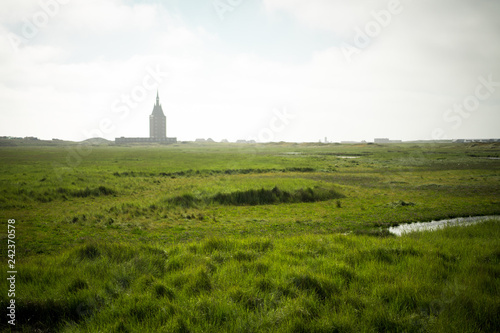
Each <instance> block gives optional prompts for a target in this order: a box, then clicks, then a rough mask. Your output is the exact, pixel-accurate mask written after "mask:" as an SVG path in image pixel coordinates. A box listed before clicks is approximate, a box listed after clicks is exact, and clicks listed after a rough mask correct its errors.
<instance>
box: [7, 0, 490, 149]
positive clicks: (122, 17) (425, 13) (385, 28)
mask: <svg viewBox="0 0 500 333" xmlns="http://www.w3.org/2000/svg"><path fill="white" fill-rule="evenodd" d="M0 8H2V9H3V10H2V11H1V12H0V36H1V38H0V59H1V61H0V110H1V120H2V121H1V123H0V136H15V137H25V136H35V137H39V138H41V139H51V138H58V139H63V140H71V141H82V140H85V139H88V138H92V137H103V138H106V139H108V140H114V138H116V137H122V136H124V137H147V136H149V115H150V114H151V112H152V110H153V105H154V103H155V98H156V92H157V90H158V91H159V96H160V102H161V104H162V106H163V111H164V113H165V115H166V116H167V135H168V136H169V137H177V138H178V140H179V141H194V140H195V139H197V138H205V139H207V138H212V139H214V140H215V141H220V140H222V139H227V140H229V141H232V142H234V141H236V140H241V139H243V140H252V139H253V140H257V141H260V142H267V141H288V142H317V141H318V140H324V138H325V137H326V138H328V141H334V142H339V141H361V140H366V141H373V139H374V138H390V139H394V140H396V139H398V140H403V141H411V140H431V139H487V138H499V137H500V126H498V124H500V62H499V61H498V60H499V59H500V43H498V41H499V40H500V22H499V21H498V19H497V18H498V15H499V14H500V2H498V1H494V0H480V1H475V2H472V1H466V0H457V1H451V0H444V1H440V2H439V3H436V2H432V1H429V0H424V1H418V2H417V1H411V0H401V1H394V0H390V1H385V0H375V1H368V0H361V1H357V2H355V3H348V4H344V3H340V2H339V1H329V0H310V1H305V0H303V1H301V0H261V1H255V0H254V1H251V0H207V1H189V3H187V1H180V0H170V1H169V0H166V1H161V0H142V1H141V0H135V1H133V0H108V1H97V0H90V1H83V0H41V1H38V0H36V1H35V0H28V1H22V2H20V1H14V0H6V1H3V2H2V4H1V5H0Z"/></svg>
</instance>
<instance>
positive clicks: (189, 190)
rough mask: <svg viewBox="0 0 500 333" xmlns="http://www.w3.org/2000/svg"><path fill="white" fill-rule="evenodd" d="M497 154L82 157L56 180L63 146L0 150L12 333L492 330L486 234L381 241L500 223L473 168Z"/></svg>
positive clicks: (166, 152)
mask: <svg viewBox="0 0 500 333" xmlns="http://www.w3.org/2000/svg"><path fill="white" fill-rule="evenodd" d="M499 150H500V149H499V146H498V145H497V144H484V145H483V144H480V145H474V146H473V145H468V144H462V145H455V144H429V145H414V144H402V145H318V144H269V145H249V146H246V145H245V146H243V145H242V146H237V145H227V146H218V145H213V146H203V147H202V146H197V145H189V144H183V145H176V146H164V147H94V148H93V149H92V154H90V155H88V156H86V157H85V158H82V159H81V161H79V164H78V165H73V166H71V167H67V166H65V163H66V164H67V155H68V152H67V149H65V148H64V147H36V148H34V147H0V154H1V156H2V163H1V164H0V208H1V209H2V216H4V221H6V220H7V219H8V218H9V219H10V218H15V219H16V221H17V222H16V258H19V265H16V268H17V269H18V271H19V275H18V281H17V282H18V284H17V286H18V287H19V294H18V295H16V296H18V298H16V302H17V303H16V304H18V308H17V310H18V312H16V314H17V315H18V317H17V318H18V319H19V324H20V326H18V327H24V331H26V332H97V331H102V332H137V331H148V332H202V331H205V332H259V331H273V332H358V331H365V332H377V331H380V332H381V331H400V332H425V331H431V332H449V331H470V332H481V331H484V332H490V331H495V330H497V328H498V327H500V325H499V323H498V319H497V314H498V313H499V312H500V311H499V310H500V309H499V303H498V299H499V297H498V296H499V295H498V294H499V290H500V285H499V276H500V272H499V270H498V267H499V260H500V259H499V258H500V255H499V252H498V250H497V249H498V248H499V244H498V239H500V238H499V237H498V236H499V231H498V224H495V223H493V222H491V223H485V224H481V225H477V226H471V227H466V228H455V229H453V230H452V229H444V230H440V231H436V232H423V233H415V234H409V235H406V236H404V237H402V238H397V237H395V236H392V235H389V234H388V232H387V228H388V227H390V226H393V225H397V224H402V223H408V222H415V221H430V220H437V219H445V218H453V217H460V216H470V215H498V214H500V200H499V199H498V193H500V173H499V171H500V165H499V164H498V161H496V160H488V159H486V158H481V157H483V156H488V155H491V156H496V155H498V152H499ZM339 156H357V157H359V158H357V159H356V160H348V159H342V158H340V157H339ZM477 156H481V157H477ZM410 203H412V204H414V205H412V204H410ZM0 252H1V253H2V258H3V259H4V260H6V258H7V251H6V247H1V248H0ZM2 281H4V282H3V283H4V285H3V286H4V287H6V285H5V284H6V281H7V280H6V279H3V280H2ZM4 290H5V289H4ZM7 301H8V300H7V299H6V294H4V295H2V296H0V303H1V304H0V305H1V306H6V302H7ZM1 325H4V326H2V327H1V329H4V330H6V331H8V328H7V326H6V324H5V321H3V322H2V324H1Z"/></svg>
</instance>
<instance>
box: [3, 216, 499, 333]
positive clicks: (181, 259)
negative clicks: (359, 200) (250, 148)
mask: <svg viewBox="0 0 500 333" xmlns="http://www.w3.org/2000/svg"><path fill="white" fill-rule="evenodd" d="M499 236H500V225H499V224H498V223H496V222H485V223H482V224H478V225H475V226H469V227H456V228H449V229H443V230H438V231H434V232H422V233H414V234H408V235H406V236H403V237H401V238H396V237H386V238H378V237H373V236H365V235H361V236H359V235H317V236H316V235H307V236H303V237H290V238H283V239H270V238H248V239H245V240H241V239H234V238H217V237H215V238H209V239H207V240H205V241H201V242H194V243H188V244H180V245H175V246H167V247H164V246H151V245H148V246H145V245H137V246H131V245H127V244H112V243H111V244H99V243H96V242H88V243H86V244H83V245H81V246H78V247H76V248H74V249H72V250H69V251H65V252H63V253H59V254H57V255H54V256H42V257H39V258H37V259H36V260H31V261H28V262H22V263H20V264H19V266H18V267H17V269H18V271H19V275H18V282H17V283H18V286H19V289H20V290H21V289H22V291H21V292H20V293H19V297H18V298H17V299H16V306H17V308H16V309H17V310H16V316H17V318H18V325H19V326H18V327H24V329H25V330H26V331H36V332H98V331H102V332H136V331H148V332H245V331H251V332H269V331H272V332H337V331H339V332H340V331H346V332H381V331H383V332H388V331H401V332H422V331H425V332H448V331H450V330H452V331H461V332H464V331H467V332H468V331H474V332H493V331H496V330H497V329H498V327H500V326H499V325H500V321H499V319H498V313H499V311H500V281H499V273H500V271H499V268H498V267H499V264H500V261H499V260H500V254H499V251H498V248H499V246H500V243H499V242H500V241H499V239H500V237H499ZM3 283H4V284H5V282H3ZM0 297H1V298H0V305H1V306H2V307H4V308H5V307H6V305H7V302H8V300H7V299H6V298H5V297H6V296H5V295H1V296H0ZM0 325H2V328H3V329H7V326H6V323H5V321H2V323H1V324H0Z"/></svg>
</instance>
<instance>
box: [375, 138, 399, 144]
mask: <svg viewBox="0 0 500 333" xmlns="http://www.w3.org/2000/svg"><path fill="white" fill-rule="evenodd" d="M373 142H375V143H401V142H403V141H401V140H389V139H388V138H375V139H374V140H373Z"/></svg>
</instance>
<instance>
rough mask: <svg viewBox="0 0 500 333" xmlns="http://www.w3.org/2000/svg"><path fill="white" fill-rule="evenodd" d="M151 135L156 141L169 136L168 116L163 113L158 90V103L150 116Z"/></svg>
mask: <svg viewBox="0 0 500 333" xmlns="http://www.w3.org/2000/svg"><path fill="white" fill-rule="evenodd" d="M149 137H150V138H151V139H154V140H155V141H156V140H158V141H161V140H165V139H166V138H167V117H165V114H164V113H163V109H162V107H161V104H160V97H159V96H158V91H156V104H155V106H154V108H153V113H152V114H151V115H150V116H149Z"/></svg>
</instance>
